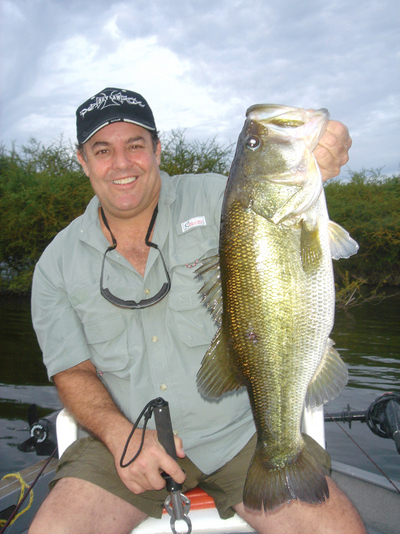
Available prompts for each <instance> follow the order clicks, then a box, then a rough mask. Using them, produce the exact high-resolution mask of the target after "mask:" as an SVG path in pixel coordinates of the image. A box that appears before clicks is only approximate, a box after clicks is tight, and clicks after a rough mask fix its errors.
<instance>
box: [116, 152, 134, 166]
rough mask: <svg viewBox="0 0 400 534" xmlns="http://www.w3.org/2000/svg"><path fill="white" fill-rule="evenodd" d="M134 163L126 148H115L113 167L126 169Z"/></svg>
mask: <svg viewBox="0 0 400 534" xmlns="http://www.w3.org/2000/svg"><path fill="white" fill-rule="evenodd" d="M131 164H132V162H131V160H130V158H129V154H128V153H127V151H126V150H125V149H124V148H115V150H114V153H113V168H114V169H126V168H127V167H130V166H131Z"/></svg>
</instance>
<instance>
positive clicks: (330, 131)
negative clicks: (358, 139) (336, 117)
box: [313, 121, 352, 182]
mask: <svg viewBox="0 0 400 534" xmlns="http://www.w3.org/2000/svg"><path fill="white" fill-rule="evenodd" d="M351 145H352V140H351V137H350V135H349V131H348V129H347V128H346V126H345V125H344V124H342V123H341V122H338V121H329V123H328V127H327V129H326V130H325V133H324V135H323V136H322V137H321V139H320V140H319V143H318V145H317V146H316V148H315V150H314V152H313V154H314V156H315V159H316V160H317V163H318V165H319V168H320V170H321V174H322V180H323V181H324V182H325V181H326V180H328V179H329V178H334V177H335V176H338V174H340V169H341V167H342V166H343V165H346V163H347V162H348V161H349V150H350V147H351Z"/></svg>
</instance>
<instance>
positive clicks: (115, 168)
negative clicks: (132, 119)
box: [78, 122, 161, 218]
mask: <svg viewBox="0 0 400 534" xmlns="http://www.w3.org/2000/svg"><path fill="white" fill-rule="evenodd" d="M84 149H85V154H86V160H85V159H84V158H83V157H82V155H81V154H79V152H78V159H79V162H80V164H81V165H82V167H83V170H84V171H85V174H86V175H87V176H88V177H89V178H90V182H91V184H92V187H93V190H94V192H95V193H96V195H97V197H98V198H99V200H100V203H101V205H102V206H103V209H104V211H105V213H106V214H107V215H111V216H112V217H116V218H130V217H135V216H136V215H139V214H140V213H143V212H144V211H145V210H146V208H148V207H149V206H152V207H154V205H155V203H156V202H157V200H158V195H159V192H160V186H161V180H160V173H159V164H160V154H161V145H160V143H158V145H157V148H156V151H154V149H153V142H152V139H151V135H150V132H149V131H148V130H146V129H145V128H142V127H141V126H137V125H136V124H130V123H128V122H115V123H112V124H109V125H107V126H104V128H102V129H101V130H99V131H98V132H97V133H96V134H95V135H94V136H93V137H91V138H90V139H89V141H87V142H86V143H85V145H84Z"/></svg>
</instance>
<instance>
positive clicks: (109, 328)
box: [83, 314, 129, 372]
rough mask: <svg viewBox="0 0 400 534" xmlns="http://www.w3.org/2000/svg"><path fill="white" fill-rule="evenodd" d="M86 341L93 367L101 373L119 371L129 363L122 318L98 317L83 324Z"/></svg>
mask: <svg viewBox="0 0 400 534" xmlns="http://www.w3.org/2000/svg"><path fill="white" fill-rule="evenodd" d="M83 328H84V331H85V336H86V340H87V343H88V346H89V349H90V351H91V354H92V361H93V364H94V365H95V367H96V368H97V369H98V370H99V371H102V372H106V371H121V370H122V369H125V367H126V366H127V365H128V361H129V353H128V336H127V332H126V325H125V321H124V319H123V317H122V316H120V315H117V314H113V315H108V316H107V317H104V316H99V317H98V318H97V319H96V320H95V321H93V320H92V321H91V322H90V323H86V324H85V323H83Z"/></svg>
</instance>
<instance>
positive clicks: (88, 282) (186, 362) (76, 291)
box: [32, 172, 255, 473]
mask: <svg viewBox="0 0 400 534" xmlns="http://www.w3.org/2000/svg"><path fill="white" fill-rule="evenodd" d="M161 180H162V186H161V192H160V198H159V204H158V207H159V211H158V216H157V219H156V223H155V227H154V232H153V237H152V241H153V242H154V243H156V244H157V245H158V246H159V247H160V249H161V251H162V254H163V256H164V259H165V262H166V265H167V269H168V272H169V273H170V276H171V283H172V285H171V290H170V292H169V294H168V295H167V296H166V297H165V298H164V299H163V300H161V301H160V302H159V303H157V304H155V305H153V306H150V307H148V308H144V309H140V310H129V309H123V308H119V307H117V306H115V305H113V304H111V303H110V302H108V301H107V300H106V299H104V298H103V297H102V296H101V294H100V271H101V264H102V260H103V255H104V252H105V250H106V249H107V247H108V246H109V242H108V241H107V239H106V238H105V236H104V235H103V232H102V231H101V227H100V222H99V217H98V208H99V200H98V198H97V197H94V198H93V199H92V200H91V202H90V203H89V204H88V206H87V209H86V211H85V213H84V214H83V215H82V216H81V217H78V218H77V219H75V220H74V221H73V222H72V223H71V224H70V225H69V226H68V227H67V228H65V229H64V230H63V231H62V232H60V233H59V234H58V235H57V236H56V237H55V239H54V240H53V241H52V243H51V244H50V245H49V246H48V247H47V248H46V250H45V251H44V253H43V255H42V257H41V258H40V260H39V262H38V263H37V265H36V268H35V274H34V279H33V288H32V318H33V325H34V328H35V330H36V333H37V336H38V340H39V344H40V347H41V349H42V351H43V357H44V362H45V365H46V366H47V370H48V375H49V377H50V378H51V377H52V376H53V375H55V374H56V373H59V372H61V371H64V370H66V369H69V368H70V367H73V366H74V365H77V364H79V363H81V362H83V361H85V360H88V359H89V360H91V361H92V363H93V364H94V366H95V367H96V369H97V372H98V376H99V378H100V379H101V380H102V382H103V383H104V384H105V386H106V387H107V389H108V390H109V392H110V393H111V395H112V397H113V399H114V400H115V402H116V403H117V405H118V406H119V407H120V409H121V411H122V412H123V413H124V414H125V415H126V416H127V417H128V418H129V419H130V420H131V421H135V420H136V418H137V417H138V415H139V414H140V412H141V410H142V409H143V407H144V406H145V404H146V403H147V402H148V401H150V400H151V399H154V398H156V397H160V396H161V397H163V398H164V399H165V400H166V401H168V403H169V408H170V413H171V419H172V424H173V427H174V431H176V432H177V433H178V435H179V437H181V439H182V441H183V447H184V449H185V452H186V454H187V456H188V457H189V458H190V459H191V460H192V461H193V462H194V463H195V464H196V465H197V466H198V467H199V469H201V471H203V472H204V473H211V472H213V471H215V470H216V469H218V468H219V467H221V466H222V465H224V464H225V463H226V462H227V461H228V460H230V459H231V458H233V456H235V454H237V453H238V452H239V451H240V449H241V448H242V447H243V446H244V445H245V444H246V443H247V442H248V440H249V439H250V438H251V436H252V435H253V434H254V432H255V427H254V422H253V417H252V414H251V409H250V403H249V400H248V395H247V391H246V390H245V389H242V390H240V391H239V392H235V393H228V394H225V395H224V396H223V397H222V398H221V399H218V400H208V399H205V398H204V397H202V396H201V395H200V394H199V392H198V390H197V386H196V374H197V372H198V370H199V368H200V364H201V360H202V358H203V356H204V354H205V352H206V351H207V349H208V347H209V345H210V342H211V340H212V338H213V336H214V334H215V332H216V325H215V323H214V321H213V319H212V317H211V315H210V313H209V312H208V310H206V309H205V308H204V306H203V305H202V304H201V299H200V296H199V294H198V291H199V289H200V288H201V287H202V281H201V279H199V278H196V277H195V272H194V271H195V269H196V268H197V267H198V266H199V263H201V260H202V258H205V257H208V256H210V255H212V254H215V253H216V252H217V250H218V241H219V225H220V214H221V204H222V199H223V194H224V190H225V185H226V177H225V176H221V175H218V174H204V175H181V176H175V177H170V176H168V175H167V174H166V173H164V172H162V173H161ZM164 282H166V275H165V271H164V268H163V265H162V260H161V258H160V255H159V253H158V251H157V250H155V249H153V248H151V249H150V252H149V257H148V260H147V265H146V271H145V274H144V277H142V276H141V275H139V273H138V272H137V271H136V270H135V268H134V267H133V266H132V265H131V264H130V263H129V262H128V261H127V260H126V259H125V258H124V257H123V256H121V255H120V254H119V253H118V252H117V251H116V250H113V251H111V252H109V253H108V254H107V258H106V263H105V274H104V283H103V285H104V287H108V288H109V290H110V291H111V292H112V293H113V294H114V295H116V296H118V297H120V298H122V299H125V300H135V301H136V302H139V301H140V300H142V299H146V298H149V297H152V296H153V295H155V294H156V293H157V292H158V291H159V290H160V288H161V287H162V285H163V284H164ZM149 428H154V420H153V418H152V419H151V420H150V422H149Z"/></svg>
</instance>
